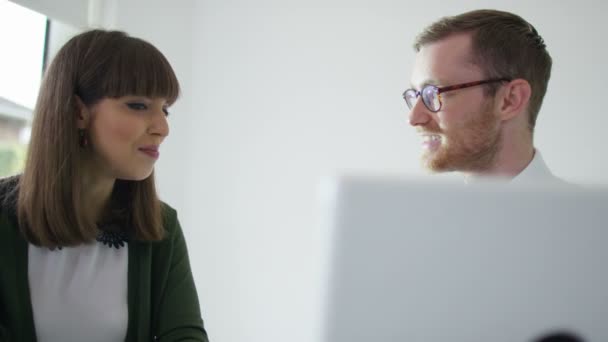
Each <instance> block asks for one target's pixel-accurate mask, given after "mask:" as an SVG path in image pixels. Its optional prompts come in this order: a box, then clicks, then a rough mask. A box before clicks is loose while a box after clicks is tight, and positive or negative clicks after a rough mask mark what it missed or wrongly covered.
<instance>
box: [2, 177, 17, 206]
mask: <svg viewBox="0 0 608 342" xmlns="http://www.w3.org/2000/svg"><path fill="white" fill-rule="evenodd" d="M18 185H19V176H18V175H17V176H10V177H5V178H0V212H3V213H10V214H13V213H14V212H15V209H16V205H17V187H18Z"/></svg>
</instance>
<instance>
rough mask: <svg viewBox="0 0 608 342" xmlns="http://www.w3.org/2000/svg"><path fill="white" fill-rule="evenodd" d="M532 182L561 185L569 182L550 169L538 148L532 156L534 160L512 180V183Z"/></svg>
mask: <svg viewBox="0 0 608 342" xmlns="http://www.w3.org/2000/svg"><path fill="white" fill-rule="evenodd" d="M532 182H535V183H539V182H540V183H544V184H561V185H566V184H569V183H567V182H566V181H564V180H563V179H560V178H558V177H555V176H554V175H553V173H551V170H549V167H548V166H547V164H545V160H544V159H543V156H542V155H541V154H540V151H539V150H537V149H535V150H534V157H533V158H532V161H530V164H528V166H526V168H525V169H524V170H523V171H522V172H520V173H519V174H518V175H517V176H515V177H514V178H513V179H512V180H511V183H516V184H520V183H532Z"/></svg>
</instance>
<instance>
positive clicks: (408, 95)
mask: <svg viewBox="0 0 608 342" xmlns="http://www.w3.org/2000/svg"><path fill="white" fill-rule="evenodd" d="M403 99H404V100H405V103H407V106H408V108H409V109H412V108H414V105H416V91H415V90H414V89H408V90H406V91H405V92H404V93H403Z"/></svg>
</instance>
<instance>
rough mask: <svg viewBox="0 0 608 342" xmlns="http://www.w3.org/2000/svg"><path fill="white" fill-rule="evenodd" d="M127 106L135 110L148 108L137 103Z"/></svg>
mask: <svg viewBox="0 0 608 342" xmlns="http://www.w3.org/2000/svg"><path fill="white" fill-rule="evenodd" d="M127 106H129V108H131V109H135V110H145V109H147V108H148V107H147V106H146V105H145V104H143V103H139V102H130V103H127Z"/></svg>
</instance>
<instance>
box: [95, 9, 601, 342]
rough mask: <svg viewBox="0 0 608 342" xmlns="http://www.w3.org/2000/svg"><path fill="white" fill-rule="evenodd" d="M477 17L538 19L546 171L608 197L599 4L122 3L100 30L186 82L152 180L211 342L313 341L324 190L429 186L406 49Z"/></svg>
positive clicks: (540, 141) (540, 137)
mask: <svg viewBox="0 0 608 342" xmlns="http://www.w3.org/2000/svg"><path fill="white" fill-rule="evenodd" d="M167 3H168V2H167ZM482 7H483V8H498V9H504V10H512V11H514V12H516V13H518V14H520V15H522V16H523V17H524V18H526V19H528V20H529V21H531V22H532V23H533V24H534V25H535V26H536V28H537V29H538V31H539V32H540V34H541V35H542V36H543V37H544V39H545V41H546V43H547V47H548V49H549V51H550V53H551V55H552V56H553V59H554V69H553V76H552V80H551V83H550V86H549V92H548V94H547V97H546V100H545V104H544V106H543V109H542V111H541V113H540V117H539V122H538V126H537V133H536V143H537V146H538V147H539V148H540V149H541V150H542V151H543V154H544V157H545V159H546V161H547V162H548V163H549V165H550V167H551V168H552V169H553V171H554V172H555V173H556V174H557V175H559V176H562V177H563V178H566V179H568V180H571V181H575V182H582V183H608V161H607V159H606V157H605V154H604V153H603V148H604V147H605V146H606V143H605V142H604V130H605V127H608V114H606V113H605V110H604V104H603V102H602V101H601V100H602V99H604V98H605V96H606V95H605V94H604V90H605V89H606V86H605V82H606V79H608V77H607V76H608V70H607V68H606V67H605V64H604V63H603V62H604V61H605V60H607V59H608V49H607V48H606V46H605V44H604V32H606V30H607V29H608V24H606V22H605V20H604V15H603V14H604V13H606V11H607V10H608V4H606V3H604V2H601V1H592V0H586V1H578V2H575V3H567V4H565V5H555V4H554V2H553V1H537V2H528V1H523V0H514V1H508V2H507V1H498V0H495V1H468V2H467V4H466V5H462V4H459V3H456V2H446V1H444V2H441V3H439V2H437V3H424V4H423V3H422V2H420V1H396V0H395V1H391V0H374V1H372V0H368V1H340V0H326V1H278V0H277V1H269V0H260V1H256V2H251V1H246V0H226V1H205V0H202V1H194V0H182V1H174V2H171V6H168V5H166V3H165V2H164V1H161V0H153V1H144V0H124V1H120V2H119V6H118V7H117V8H116V9H115V11H114V12H113V13H114V17H112V18H105V19H104V20H105V22H111V23H114V25H116V27H118V28H120V29H124V30H127V31H129V32H130V33H131V34H133V35H136V36H141V37H143V38H146V39H148V40H150V41H151V42H152V43H154V44H155V45H157V46H158V47H159V48H160V49H161V50H162V51H163V52H164V53H165V54H166V55H167V57H168V58H169V60H170V61H171V63H172V64H173V66H174V67H175V69H176V71H177V73H178V76H179V78H180V80H181V82H182V85H183V88H184V93H183V96H182V99H181V101H180V102H178V104H177V105H176V106H175V107H174V108H173V110H172V112H173V116H172V118H171V125H172V126H171V130H172V131H171V136H170V138H169V140H168V141H167V143H166V146H164V147H163V150H162V152H163V157H162V158H161V161H160V163H159V165H158V172H157V173H158V176H159V184H160V188H161V193H162V195H163V197H164V198H165V199H166V200H167V201H168V202H170V203H171V204H173V205H174V206H175V207H176V208H177V209H178V210H179V212H180V217H181V220H182V224H183V226H184V229H185V231H186V234H187V237H188V239H189V246H190V254H191V259H192V266H193V270H194V273H195V277H196V280H197V285H198V288H199V292H200V296H201V301H202V304H203V310H204V313H205V319H206V322H207V326H208V329H209V332H210V336H211V337H212V339H213V341H220V342H237V341H239V342H240V341H265V342H268V341H281V342H283V341H290V342H296V341H312V340H314V338H315V336H316V333H317V325H316V324H317V311H316V310H317V309H318V308H317V306H316V303H317V295H318V291H319V288H320V285H319V283H318V276H319V263H320V247H319V246H320V245H321V242H322V241H323V237H324V232H322V231H321V230H320V229H319V228H318V227H317V221H316V220H317V216H316V213H317V204H316V193H315V191H316V185H317V183H318V181H319V179H320V178H321V177H322V176H323V175H328V174H334V173H337V172H341V171H349V172H372V173H384V172H390V173H393V174H395V173H396V174H402V175H406V176H411V177H422V176H423V172H422V171H421V170H420V168H419V165H418V154H419V142H418V139H417V137H416V136H415V134H414V130H413V129H412V128H410V127H409V126H408V124H407V110H406V107H405V105H404V103H403V101H402V99H401V93H402V91H403V90H404V89H405V88H406V87H407V86H408V85H409V76H410V68H411V65H412V62H413V57H414V54H413V51H412V49H411V44H412V41H413V39H414V37H415V35H416V34H417V33H418V32H419V31H420V30H421V29H422V27H423V26H425V25H427V24H429V23H431V22H432V21H434V20H435V19H437V18H438V17H440V16H442V15H449V14H457V13H460V12H463V11H465V10H470V9H474V8H482ZM430 205H432V204H430Z"/></svg>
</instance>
